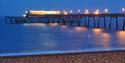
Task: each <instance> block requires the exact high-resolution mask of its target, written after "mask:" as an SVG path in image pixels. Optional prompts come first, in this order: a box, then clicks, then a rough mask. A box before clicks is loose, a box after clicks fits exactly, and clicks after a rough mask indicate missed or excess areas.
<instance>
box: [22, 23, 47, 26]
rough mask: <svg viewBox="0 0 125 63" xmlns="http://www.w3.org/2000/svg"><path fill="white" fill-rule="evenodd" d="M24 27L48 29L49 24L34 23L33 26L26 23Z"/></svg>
mask: <svg viewBox="0 0 125 63" xmlns="http://www.w3.org/2000/svg"><path fill="white" fill-rule="evenodd" d="M23 25H24V26H33V27H46V26H47V24H45V23H32V24H27V23H25V24H23Z"/></svg>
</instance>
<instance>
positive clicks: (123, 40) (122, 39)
mask: <svg viewBox="0 0 125 63" xmlns="http://www.w3.org/2000/svg"><path fill="white" fill-rule="evenodd" d="M116 34H117V38H118V42H119V44H121V45H123V46H125V31H118V32H116Z"/></svg>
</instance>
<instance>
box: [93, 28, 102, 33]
mask: <svg viewBox="0 0 125 63" xmlns="http://www.w3.org/2000/svg"><path fill="white" fill-rule="evenodd" d="M92 32H94V33H95V34H98V33H102V32H103V29H101V28H94V29H92Z"/></svg>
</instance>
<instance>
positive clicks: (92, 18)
mask: <svg viewBox="0 0 125 63" xmlns="http://www.w3.org/2000/svg"><path fill="white" fill-rule="evenodd" d="M5 19H6V23H11V24H23V23H59V24H67V23H68V24H70V25H76V26H85V27H89V26H90V23H92V24H93V27H97V28H100V27H101V26H100V22H102V21H103V25H104V26H103V27H104V28H109V29H112V27H114V26H115V28H116V29H119V26H122V30H125V14H122V13H116V14H67V15H65V14H60V15H39V16H38V15H29V16H27V17H13V16H6V17H5ZM119 21H120V22H121V23H122V24H119ZM107 22H109V23H107ZM113 24H115V25H113Z"/></svg>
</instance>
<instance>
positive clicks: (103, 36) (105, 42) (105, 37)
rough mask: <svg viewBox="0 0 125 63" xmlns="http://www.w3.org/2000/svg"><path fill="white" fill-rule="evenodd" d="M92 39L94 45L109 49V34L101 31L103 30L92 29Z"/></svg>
mask: <svg viewBox="0 0 125 63" xmlns="http://www.w3.org/2000/svg"><path fill="white" fill-rule="evenodd" d="M92 32H93V33H94V34H93V36H94V37H93V38H94V41H95V42H96V45H98V46H101V47H105V48H109V47H110V40H111V35H110V34H109V33H106V32H104V31H103V29H100V28H94V29H92Z"/></svg>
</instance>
